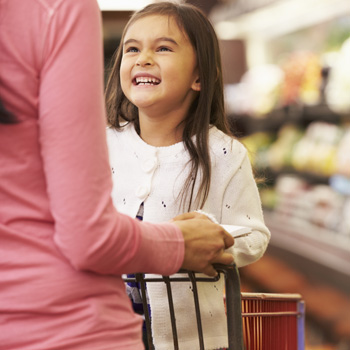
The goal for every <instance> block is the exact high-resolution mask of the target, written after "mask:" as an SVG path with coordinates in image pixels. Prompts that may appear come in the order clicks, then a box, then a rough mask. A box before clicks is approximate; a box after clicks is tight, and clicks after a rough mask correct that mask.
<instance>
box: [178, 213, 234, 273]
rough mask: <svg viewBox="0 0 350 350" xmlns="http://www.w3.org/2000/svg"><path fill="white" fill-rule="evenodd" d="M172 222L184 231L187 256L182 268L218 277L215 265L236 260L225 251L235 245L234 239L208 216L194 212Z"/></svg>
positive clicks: (180, 216)
mask: <svg viewBox="0 0 350 350" xmlns="http://www.w3.org/2000/svg"><path fill="white" fill-rule="evenodd" d="M172 222H173V223H174V224H175V225H177V226H178V227H179V228H180V230H181V231H182V234H183V237H184V242H185V256H184V261H183V264H182V268H184V269H187V270H192V271H197V272H203V273H205V274H206V275H208V276H216V275H217V272H216V270H215V269H214V268H213V265H212V264H214V263H219V264H224V265H229V264H232V263H233V261H234V259H233V256H232V255H231V254H229V253H225V249H227V248H229V247H231V246H232V245H233V244H234V239H233V237H232V236H231V235H230V234H228V233H227V232H226V231H225V230H224V229H223V228H222V227H221V226H220V225H218V224H215V223H213V222H212V221H211V220H210V219H208V217H207V216H206V215H203V214H200V213H197V212H192V213H186V214H181V215H179V216H177V217H175V218H174V219H173V220H172Z"/></svg>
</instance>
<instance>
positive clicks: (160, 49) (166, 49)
mask: <svg viewBox="0 0 350 350" xmlns="http://www.w3.org/2000/svg"><path fill="white" fill-rule="evenodd" d="M158 51H160V52H166V51H172V50H171V49H170V48H169V47H166V46H161V47H160V48H159V49H158Z"/></svg>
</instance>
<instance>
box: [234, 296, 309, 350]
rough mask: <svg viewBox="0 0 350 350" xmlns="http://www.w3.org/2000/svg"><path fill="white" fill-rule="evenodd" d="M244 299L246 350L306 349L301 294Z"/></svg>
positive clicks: (243, 313) (247, 297) (244, 297)
mask: <svg viewBox="0 0 350 350" xmlns="http://www.w3.org/2000/svg"><path fill="white" fill-rule="evenodd" d="M241 298H242V322H243V333H244V344H245V349H246V350H304V347H305V339H304V338H305V337H304V326H305V324H304V322H305V307H304V302H303V300H302V297H301V295H300V294H272V293H242V295H241Z"/></svg>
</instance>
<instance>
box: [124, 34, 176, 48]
mask: <svg viewBox="0 0 350 350" xmlns="http://www.w3.org/2000/svg"><path fill="white" fill-rule="evenodd" d="M161 41H168V42H170V43H172V44H175V45H176V46H179V44H178V43H177V42H176V41H175V40H174V39H173V38H169V37H167V36H162V37H160V38H157V39H156V40H155V42H161ZM130 43H136V44H138V43H140V41H139V40H136V39H128V40H126V41H125V42H124V44H123V45H124V46H125V45H128V44H130Z"/></svg>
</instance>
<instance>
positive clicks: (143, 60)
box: [136, 52, 153, 67]
mask: <svg viewBox="0 0 350 350" xmlns="http://www.w3.org/2000/svg"><path fill="white" fill-rule="evenodd" d="M152 64H153V60H152V57H151V55H150V54H149V53H148V52H140V54H139V56H138V58H137V60H136V65H137V66H141V67H144V66H150V65H152Z"/></svg>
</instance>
